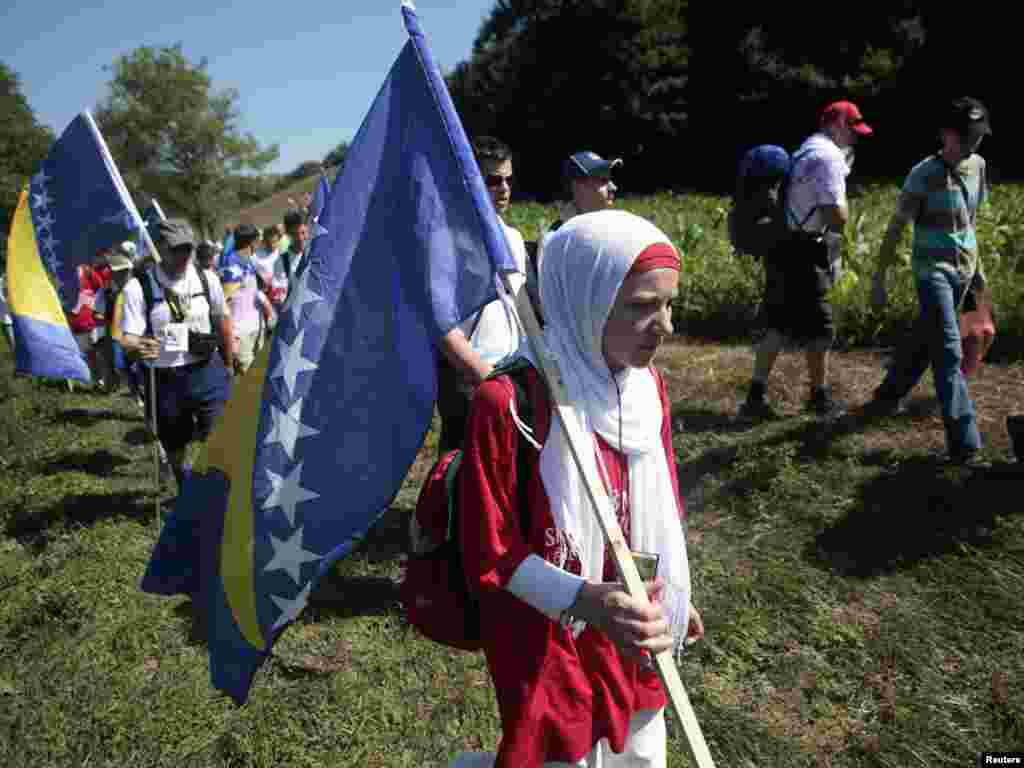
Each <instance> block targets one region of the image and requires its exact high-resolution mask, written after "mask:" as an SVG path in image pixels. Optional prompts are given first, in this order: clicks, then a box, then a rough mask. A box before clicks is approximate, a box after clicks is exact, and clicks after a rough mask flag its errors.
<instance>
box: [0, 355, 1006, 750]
mask: <svg viewBox="0 0 1024 768" xmlns="http://www.w3.org/2000/svg"><path fill="white" fill-rule="evenodd" d="M745 354H746V353H745V351H744V350H742V349H731V348H728V347H715V346H707V345H705V346H700V347H693V346H687V345H684V344H680V345H678V346H676V347H675V348H674V349H670V350H668V351H667V352H666V354H665V355H664V357H663V358H662V360H661V363H662V365H663V367H664V369H665V370H666V371H667V373H668V381H669V384H670V391H671V393H672V396H673V402H674V403H675V407H674V410H675V413H676V415H677V416H678V417H679V418H681V419H682V420H683V422H684V424H685V428H684V430H683V432H682V433H681V434H679V435H678V436H677V437H676V450H677V453H678V456H679V457H680V459H681V466H680V476H681V479H682V485H683V489H684V492H685V493H686V495H687V498H688V508H689V512H690V527H689V538H690V555H691V568H692V571H693V579H694V588H695V599H696V602H697V604H698V605H699V606H700V607H701V609H702V611H703V614H704V617H705V621H706V624H707V639H706V640H705V642H703V643H701V644H700V645H698V646H697V647H696V648H695V649H694V650H692V651H691V652H690V654H689V655H688V656H687V657H686V659H685V660H684V662H683V663H682V666H681V673H682V677H683V681H684V684H685V685H686V687H687V690H688V692H689V694H690V697H691V700H692V701H693V704H694V707H695V709H696V712H697V716H698V718H699V720H700V722H701V725H702V728H703V730H704V733H705V735H706V738H707V740H708V742H709V745H710V747H711V750H712V753H713V754H714V756H715V758H716V762H717V764H718V765H719V766H725V765H792V766H844V767H845V766H850V767H852V766H858V767H860V766H892V767H893V768H896V767H897V766H899V767H900V768H902V767H903V766H907V765H922V766H923V765H928V766H950V768H952V767H953V766H961V765H968V764H971V761H972V760H973V759H974V754H975V753H976V752H978V751H980V750H983V749H997V748H1012V747H1014V746H1019V745H1020V744H1022V743H1024V699H1022V697H1021V694H1020V682H1021V680H1024V611H1022V610H1021V608H1022V600H1021V595H1022V594H1024V514H1022V513H1024V509H1022V508H1021V506H1020V504H1019V502H1018V501H1017V499H1019V496H1020V491H1021V490H1022V489H1024V473H1022V472H1021V469H1020V467H1019V465H1011V464H1009V463H1008V462H1007V452H1006V442H1005V436H997V435H994V434H986V439H988V440H989V444H990V447H989V449H987V450H988V452H989V455H990V458H993V459H995V462H996V464H995V466H994V468H993V469H991V470H988V471H987V472H986V473H984V474H982V475H970V474H967V473H963V472H958V471H955V470H948V469H944V468H942V467H941V466H940V465H938V464H937V463H935V462H934V461H933V460H931V459H930V458H929V450H928V449H927V447H926V446H927V445H928V440H927V438H928V437H930V438H932V440H933V442H934V438H935V436H936V431H937V430H938V426H937V424H936V420H935V418H934V415H931V416H929V415H928V412H927V411H928V409H927V407H924V408H922V407H918V411H919V412H920V413H919V415H917V416H914V417H911V418H909V419H906V420H890V421H888V422H883V423H880V424H874V425H869V424H863V423H861V424H857V423H854V424H853V425H852V426H851V427H850V428H848V429H845V430H838V431H835V432H829V431H822V430H821V428H820V427H819V426H818V425H817V424H816V423H815V422H813V421H811V420H809V419H807V418H804V417H801V416H799V415H794V416H791V417H790V418H788V419H785V420H783V421H781V422H777V423H772V424H767V425H764V426H761V427H758V428H756V429H752V430H737V429H736V428H735V427H733V426H732V425H730V424H729V416H730V414H731V412H732V411H733V409H734V407H735V401H736V398H737V397H738V396H740V394H741V390H742V384H743V380H744V377H745V371H744V370H743V368H742V363H743V362H746V358H745ZM877 363H878V361H877V358H873V359H868V360H864V359H854V358H849V359H847V358H846V357H845V356H838V358H837V362H836V372H837V373H836V376H837V378H838V379H839V380H840V381H846V382H849V383H848V385H847V389H848V391H851V392H852V391H853V388H854V386H855V383H857V382H859V381H860V380H861V379H863V378H864V377H865V375H864V371H865V370H870V366H876V365H877ZM2 366H3V368H2V369H0V381H2V382H4V383H3V384H2V385H0V386H3V387H5V388H6V389H5V395H6V396H5V398H4V402H3V408H4V409H5V411H4V413H5V414H7V413H10V412H11V409H14V412H17V413H18V414H19V420H18V422H17V424H18V425H19V427H20V430H21V431H19V432H18V434H17V435H16V436H15V437H16V442H15V443H13V444H10V443H9V444H8V445H7V446H6V448H5V449H4V450H3V451H2V453H0V456H2V459H0V463H2V466H0V470H2V471H0V755H2V756H3V757H4V758H5V764H6V765H9V766H82V765H100V766H102V765H109V766H133V765H167V766H172V765H173V766H180V765H185V766H193V765H194V766H279V765H289V766H307V765H308V766H320V765H371V766H373V765H380V766H384V765H387V766H391V765H396V766H424V765H438V766H443V765H446V764H447V761H448V759H449V758H450V757H451V755H452V754H453V753H455V752H457V751H459V750H461V749H467V748H469V749H482V748H493V747H494V745H495V744H496V742H497V739H498V737H499V726H498V718H497V712H496V708H495V705H494V700H493V692H492V690H491V686H490V682H489V678H488V676H487V672H486V667H485V664H484V662H483V659H482V657H481V656H479V655H464V654H459V653H454V652H451V653H450V652H448V651H447V650H446V649H444V648H443V647H441V646H438V645H435V644H432V643H430V642H429V641H426V640H424V639H422V638H420V637H418V636H417V635H416V634H414V633H413V632H412V631H411V630H410V629H409V628H408V626H406V625H405V623H404V621H403V616H402V611H401V608H400V606H399V604H398V601H397V592H396V580H397V579H398V578H399V576H400V573H401V561H402V557H403V551H404V546H405V526H406V521H407V519H408V514H409V511H410V509H411V506H412V504H413V503H414V501H415V495H416V491H417V487H418V483H419V482H420V481H421V479H422V475H423V471H424V470H425V468H426V467H427V466H428V465H429V461H430V458H431V456H432V455H433V450H434V448H433V445H434V440H436V434H435V433H432V434H431V436H430V438H429V443H428V445H426V446H425V447H424V450H423V452H422V455H421V457H420V460H419V461H418V462H417V464H416V465H415V466H414V469H413V471H412V472H411V474H410V477H409V479H408V480H407V481H406V484H405V485H404V486H403V489H402V492H401V493H400V494H399V497H398V499H397V500H396V503H395V505H394V507H393V509H392V510H390V511H389V512H388V513H386V515H385V516H384V517H383V518H382V520H381V522H380V524H379V525H378V526H376V527H375V528H374V529H373V531H371V533H370V535H369V536H368V537H367V539H366V541H365V542H364V544H363V546H362V547H361V548H360V549H359V551H358V552H356V553H355V554H354V555H352V556H351V557H349V558H348V559H346V560H344V561H343V562H342V563H341V565H340V568H339V569H338V573H337V575H336V576H334V577H332V578H331V579H330V580H329V581H328V582H326V583H325V584H324V585H323V586H322V587H321V589H320V590H319V592H318V593H317V594H316V595H315V597H314V599H313V600H312V602H311V605H310V607H309V608H308V609H307V610H306V612H305V613H304V614H303V615H302V617H301V618H300V620H299V622H298V623H297V625H296V626H293V627H292V628H291V629H290V630H289V631H288V632H287V633H286V634H285V636H284V637H283V639H282V640H281V642H280V643H279V644H278V646H277V647H276V649H275V653H274V658H273V659H272V660H271V661H270V662H269V663H268V664H267V665H266V666H265V667H264V669H263V670H262V671H261V672H260V674H259V675H258V677H257V679H256V682H255V685H254V687H253V691H252V697H251V700H250V702H249V703H248V704H247V705H246V706H245V707H244V708H240V709H239V708H236V707H234V706H233V705H232V704H231V703H230V702H229V701H228V700H226V699H225V698H223V697H221V696H219V695H217V694H216V692H215V691H214V690H213V689H212V688H211V687H210V685H209V680H208V669H207V661H206V647H205V645H204V643H203V639H202V635H201V631H199V630H197V629H196V628H195V627H193V625H192V620H191V608H190V605H189V602H188V601H187V600H185V599H183V598H177V599H161V598H156V597H152V596H149V595H145V594H143V593H141V592H140V591H139V590H138V586H137V585H138V583H139V579H140V577H141V575H142V572H143V570H144V568H145V564H146V562H147V559H148V556H149V552H150V549H151V547H152V545H153V543H154V540H155V535H156V525H155V519H154V511H153V504H152V502H153V499H154V498H155V497H154V491H153V488H152V475H151V468H152V463H151V458H150V457H151V454H150V445H148V444H147V443H146V438H145V433H144V431H143V429H142V427H143V425H142V421H141V416H140V414H139V412H138V410H137V407H136V406H135V405H134V404H133V403H132V401H131V400H130V399H129V398H127V397H124V396H120V395H114V396H101V395H91V394H68V393H67V392H66V391H63V390H62V389H61V388H59V387H55V386H49V385H45V384H39V383H33V382H28V381H25V380H13V381H12V380H11V379H10V378H9V364H8V362H7V361H6V360H4V362H3V363H2ZM857 366H861V367H857ZM864 366H867V368H865V367H864ZM1022 373H1024V369H1021V368H1020V366H1013V367H1009V368H996V367H991V368H990V369H988V370H987V371H986V375H985V376H984V377H983V378H982V379H979V380H978V381H977V382H975V387H974V388H975V390H976V392H977V396H978V397H979V398H982V397H989V398H992V397H996V395H998V393H999V392H1002V391H1003V390H1004V388H1005V386H1006V384H1007V382H1012V381H1014V380H1016V381H1020V380H1021V379H1020V377H1021V374H1022ZM801 377H802V370H801V369H800V367H799V365H795V364H794V365H791V366H787V365H780V369H779V372H778V376H777V377H776V379H773V387H772V391H773V394H774V395H775V396H776V398H777V399H778V400H779V402H780V403H781V404H782V406H783V408H784V409H785V410H787V411H792V407H793V405H795V404H796V403H797V402H798V401H799V398H800V392H801V384H800V379H801ZM922 394H923V395H924V396H925V400H924V401H923V402H924V403H925V405H927V403H928V400H927V397H928V395H929V394H930V393H929V391H928V390H927V389H926V391H925V392H923V393H922ZM1013 402H1015V398H1013V397H1011V398H1010V399H1009V400H996V401H995V403H996V404H994V405H990V406H989V407H990V409H992V410H995V411H997V412H996V413H992V414H989V415H990V416H993V417H994V418H999V417H1001V416H1002V415H1003V413H1004V412H1006V411H1007V409H1009V408H1011V407H1012V405H1013ZM920 405H921V403H920V402H919V403H918V406H920ZM0 424H4V425H8V426H10V424H11V422H10V421H9V420H7V419H4V420H3V421H0ZM169 496H170V489H169V488H165V489H163V491H162V493H161V497H162V498H164V499H165V500H166V499H167V498H169ZM986 528H989V529H991V532H989V531H988V530H986ZM670 748H671V753H672V761H671V764H672V765H682V764H685V760H684V758H683V748H682V744H681V741H680V734H679V732H678V729H676V728H675V727H672V729H671V741H670Z"/></svg>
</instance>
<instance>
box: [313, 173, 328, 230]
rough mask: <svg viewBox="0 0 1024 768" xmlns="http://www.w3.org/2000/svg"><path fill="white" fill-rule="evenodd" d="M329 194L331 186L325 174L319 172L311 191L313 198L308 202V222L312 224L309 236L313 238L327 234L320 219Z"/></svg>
mask: <svg viewBox="0 0 1024 768" xmlns="http://www.w3.org/2000/svg"><path fill="white" fill-rule="evenodd" d="M330 194H331V187H330V185H329V184H328V183H327V176H326V175H325V174H324V172H323V171H321V172H320V178H319V179H318V180H317V183H316V189H315V190H314V191H313V199H312V200H311V201H310V203H309V222H310V224H311V225H312V226H311V229H312V230H313V231H312V232H310V236H311V237H312V239H313V240H315V239H316V238H318V237H319V236H320V235H325V234H327V230H326V229H325V228H324V226H323V222H322V221H321V214H322V213H323V210H324V205H326V204H327V198H328V197H329V196H330Z"/></svg>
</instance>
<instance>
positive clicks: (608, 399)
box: [539, 210, 690, 646]
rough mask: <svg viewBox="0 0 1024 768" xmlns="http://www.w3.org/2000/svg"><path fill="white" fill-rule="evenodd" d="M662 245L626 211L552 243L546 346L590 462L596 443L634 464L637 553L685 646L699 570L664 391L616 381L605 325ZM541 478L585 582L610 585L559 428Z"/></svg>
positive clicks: (546, 282) (634, 375)
mask: <svg viewBox="0 0 1024 768" xmlns="http://www.w3.org/2000/svg"><path fill="white" fill-rule="evenodd" d="M655 243H669V244H671V241H670V240H669V239H668V237H666V236H665V234H664V233H663V232H662V231H661V230H660V229H658V228H657V227H656V226H654V225H653V224H652V223H650V222H649V221H647V220H646V219H643V218H640V217H639V216H636V215H634V214H631V213H628V212H626V211H619V210H607V211H598V212H595V213H586V214H581V215H579V216H575V217H573V218H572V219H571V220H570V221H568V222H566V224H564V225H563V226H562V227H561V228H560V229H559V230H558V231H557V232H555V233H554V234H553V235H552V236H551V238H550V239H549V240H548V241H547V242H546V243H545V246H544V254H543V261H542V263H541V267H540V277H539V282H540V299H541V306H542V307H543V311H544V318H545V328H544V339H543V340H544V344H545V346H546V348H547V353H548V354H549V355H550V356H552V357H554V358H555V359H556V360H557V361H558V367H559V371H560V372H561V375H562V379H563V381H564V383H565V387H566V390H567V392H568V396H569V402H571V403H572V404H573V405H574V406H575V413H576V414H577V415H578V417H579V419H580V427H581V429H582V432H583V434H584V435H586V436H587V437H589V438H590V442H591V443H592V446H591V450H587V448H586V446H584V447H583V450H582V451H581V453H582V456H581V460H582V461H584V462H588V463H590V464H591V465H593V466H592V467H591V469H595V470H596V468H597V467H596V464H597V458H596V451H597V443H596V440H595V438H594V435H595V433H596V434H598V435H601V437H602V438H604V439H605V440H606V441H607V442H608V444H609V445H612V446H616V447H618V448H619V449H620V450H621V451H622V452H623V453H625V455H626V456H627V461H628V468H629V491H630V498H629V510H630V542H629V543H630V547H631V548H632V549H633V550H634V551H640V552H653V553H657V554H658V555H660V559H659V565H658V575H659V576H661V577H662V578H663V579H664V580H665V582H666V583H667V585H668V586H667V588H666V590H665V593H664V605H665V609H666V613H667V618H668V620H669V623H670V628H671V630H672V635H673V637H674V638H675V640H676V643H677V646H678V644H681V643H682V642H683V640H684V639H685V636H686V628H687V622H688V619H689V616H688V610H689V599H690V570H689V563H688V562H687V556H686V540H685V538H684V536H683V529H682V522H681V520H680V516H679V512H680V510H679V508H678V506H677V503H676V496H675V492H674V489H673V486H672V480H671V475H670V474H669V473H670V472H674V471H675V467H669V466H668V461H667V460H666V456H665V450H664V447H663V444H662V440H661V427H662V418H663V412H662V407H661V398H660V397H659V396H658V385H657V382H656V380H655V378H654V374H653V373H652V372H651V370H650V369H649V368H643V369H640V368H626V369H625V370H623V371H621V372H619V373H618V374H614V375H613V374H612V371H611V369H610V368H609V366H608V363H607V361H606V360H605V358H604V354H603V352H602V340H603V337H604V328H605V324H606V323H607V321H608V317H609V314H610V312H611V309H612V306H613V305H614V303H615V298H616V296H617V295H618V292H619V289H620V288H621V286H622V283H623V281H624V280H625V278H626V275H627V273H628V272H629V270H630V268H631V267H632V266H633V262H634V261H635V260H636V258H637V256H639V255H640V253H641V252H643V251H644V250H645V249H646V248H647V247H648V246H650V245H653V244H655ZM616 383H617V384H618V390H619V393H621V403H620V396H619V393H617V392H616ZM620 416H621V430H620ZM620 434H621V444H620ZM540 472H541V479H542V480H543V482H544V488H545V491H546V492H547V495H548V499H549V500H550V503H551V512H552V516H553V517H554V522H555V525H556V526H557V527H558V529H559V531H560V532H561V533H563V534H564V536H563V539H568V541H569V547H570V549H571V551H573V552H574V553H575V554H576V555H577V556H578V557H579V559H580V562H581V563H582V568H583V573H582V576H583V577H584V578H586V579H588V580H591V581H595V582H599V581H601V580H602V574H603V571H604V551H605V545H604V537H603V535H602V533H601V528H600V526H599V524H598V521H597V516H596V515H595V513H594V511H593V509H592V508H591V504H590V501H589V499H588V498H587V495H586V492H585V491H584V489H583V481H582V478H581V476H580V473H579V471H578V470H577V469H576V465H575V463H574V462H573V459H572V455H571V453H570V451H569V445H568V440H567V438H566V435H565V433H564V431H563V430H562V427H561V424H560V422H559V421H558V419H554V420H552V423H551V431H550V433H549V434H548V437H547V440H546V442H545V444H544V449H543V451H542V452H541V456H540ZM597 476H600V473H598V475H597ZM568 554H569V553H568V552H567V551H564V549H563V551H562V552H561V554H560V557H559V559H560V561H561V562H558V563H556V565H558V566H560V567H564V565H565V561H566V558H567V556H568Z"/></svg>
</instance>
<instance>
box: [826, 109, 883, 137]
mask: <svg viewBox="0 0 1024 768" xmlns="http://www.w3.org/2000/svg"><path fill="white" fill-rule="evenodd" d="M839 117H845V118H846V120H847V122H848V123H849V124H850V127H851V128H852V129H853V130H854V131H855V132H856V133H859V134H860V135H861V136H870V135H871V134H872V133H874V131H873V130H872V129H871V126H870V125H868V124H867V123H865V122H864V116H863V115H862V114H861V113H860V109H858V108H857V105H856V104H854V103H853V102H852V101H833V102H832V103H831V104H829V105H828V106H827V107H825V109H823V110H822V111H821V124H822V125H825V124H826V123H831V122H832V121H833V120H835V119H836V118H839Z"/></svg>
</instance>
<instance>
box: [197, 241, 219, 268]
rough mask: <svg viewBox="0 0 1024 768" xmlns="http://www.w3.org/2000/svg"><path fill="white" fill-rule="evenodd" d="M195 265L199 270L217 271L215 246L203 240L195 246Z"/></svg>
mask: <svg viewBox="0 0 1024 768" xmlns="http://www.w3.org/2000/svg"><path fill="white" fill-rule="evenodd" d="M196 264H198V265H199V268H200V269H206V270H212V271H214V272H216V271H217V245H216V243H213V242H211V241H209V240H204V241H203V242H201V243H200V244H199V245H197V246H196Z"/></svg>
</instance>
